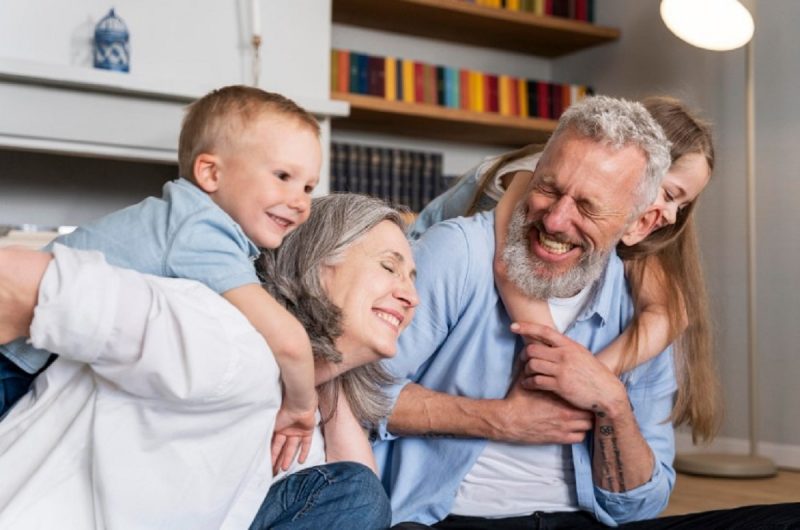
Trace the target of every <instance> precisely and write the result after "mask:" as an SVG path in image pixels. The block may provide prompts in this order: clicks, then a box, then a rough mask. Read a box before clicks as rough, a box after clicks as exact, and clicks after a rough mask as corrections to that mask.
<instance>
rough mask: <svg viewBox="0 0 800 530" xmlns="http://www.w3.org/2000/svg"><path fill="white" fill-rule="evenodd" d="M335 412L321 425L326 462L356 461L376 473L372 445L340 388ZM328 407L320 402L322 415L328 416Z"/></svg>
mask: <svg viewBox="0 0 800 530" xmlns="http://www.w3.org/2000/svg"><path fill="white" fill-rule="evenodd" d="M338 394H339V395H338V398H337V402H336V412H335V413H334V414H333V417H331V418H330V419H329V420H328V422H327V423H325V424H324V425H323V426H322V431H323V434H324V437H325V461H326V462H329V463H330V462H344V461H347V462H357V463H359V464H364V465H365V466H367V467H368V468H370V469H371V470H372V471H373V472H375V474H376V475H377V474H378V466H377V465H376V464H375V457H374V456H373V454H372V446H371V445H370V443H369V440H367V434H366V432H365V431H364V429H363V428H362V427H361V424H359V423H358V420H357V419H356V417H355V416H354V415H353V412H352V411H351V410H350V404H349V403H348V401H347V398H346V397H345V395H344V392H342V391H341V390H340V391H339V393H338ZM326 408H330V407H328V406H327V403H324V402H320V410H322V411H323V417H328V416H329V415H330V412H329V411H327V410H324V409H326Z"/></svg>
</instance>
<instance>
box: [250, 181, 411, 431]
mask: <svg viewBox="0 0 800 530" xmlns="http://www.w3.org/2000/svg"><path fill="white" fill-rule="evenodd" d="M383 221H391V222H392V223H394V224H396V225H397V226H398V227H399V228H400V229H401V230H403V231H405V223H404V222H403V218H402V217H401V215H400V213H399V212H398V211H397V210H395V209H394V208H392V207H391V206H389V205H387V204H386V203H384V202H383V201H381V200H379V199H375V198H372V197H367V196H365V195H356V194H352V193H340V194H332V195H327V196H325V197H320V198H318V199H314V200H313V202H312V206H311V215H310V216H309V218H308V221H306V222H305V223H304V224H302V225H300V227H298V228H297V230H295V231H294V232H292V233H291V234H289V235H288V236H287V237H286V238H285V239H284V241H283V244H281V246H280V247H279V248H277V249H274V250H263V251H262V254H261V258H260V259H259V263H258V265H257V268H258V270H259V274H260V276H261V280H262V282H263V283H264V287H265V288H266V289H267V291H269V293H270V294H271V295H272V296H274V297H275V299H276V300H278V302H280V303H282V304H283V305H284V306H286V308H287V309H288V310H289V311H290V312H291V313H292V314H293V315H294V316H295V317H297V319H298V320H299V321H300V323H301V324H302V325H303V327H305V328H306V331H307V332H308V336H309V338H310V339H311V348H312V350H313V352H314V357H315V358H317V359H322V360H325V361H328V362H335V363H336V362H341V361H342V354H341V353H340V352H339V351H338V350H337V349H336V339H337V338H338V337H339V336H340V335H341V333H342V312H341V310H340V309H339V308H338V307H336V306H335V305H334V304H333V303H332V302H331V301H330V299H329V298H328V295H327V293H326V292H325V289H324V287H323V285H322V280H321V271H322V267H323V266H325V265H335V264H336V263H337V262H338V261H340V260H341V259H342V258H343V257H344V254H345V252H346V251H347V249H348V248H349V247H350V246H351V245H352V244H353V243H355V242H356V241H358V240H359V239H360V238H361V237H363V236H364V235H365V234H366V233H367V232H369V231H370V230H372V229H373V228H374V227H375V226H377V225H378V224H380V223H381V222H383ZM391 381H392V377H391V376H390V375H389V374H388V373H387V372H386V370H384V369H383V368H382V367H381V366H380V365H379V364H378V363H369V364H365V365H363V366H359V367H357V368H353V369H352V370H349V371H347V372H345V373H344V374H342V375H340V376H338V377H336V378H335V379H334V380H332V381H330V382H328V383H325V384H323V385H321V386H320V387H319V389H318V390H319V392H320V394H321V395H325V396H326V398H330V400H331V401H330V403H333V404H335V403H336V397H337V395H338V392H339V391H340V390H341V391H342V392H344V395H345V397H346V398H347V400H348V402H349V404H350V408H351V409H352V411H353V414H354V415H355V417H356V418H357V419H358V420H359V421H360V422H361V423H362V425H364V426H371V425H374V424H376V423H377V422H378V421H379V420H380V419H381V418H383V417H385V416H386V415H387V414H388V413H389V401H388V399H387V398H386V396H385V395H384V394H383V392H382V390H381V385H382V384H385V383H388V382H391Z"/></svg>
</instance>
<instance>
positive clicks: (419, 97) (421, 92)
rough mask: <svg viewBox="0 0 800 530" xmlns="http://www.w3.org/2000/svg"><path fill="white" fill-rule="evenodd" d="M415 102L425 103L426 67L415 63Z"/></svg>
mask: <svg viewBox="0 0 800 530" xmlns="http://www.w3.org/2000/svg"><path fill="white" fill-rule="evenodd" d="M414 102H415V103H424V102H425V65H424V64H422V63H419V62H415V63H414Z"/></svg>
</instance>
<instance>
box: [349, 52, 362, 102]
mask: <svg viewBox="0 0 800 530" xmlns="http://www.w3.org/2000/svg"><path fill="white" fill-rule="evenodd" d="M360 65H361V59H360V56H359V54H358V53H356V52H350V82H349V83H348V85H349V87H350V90H349V92H351V93H353V94H359V93H360V87H361V82H360V81H359V71H358V69H359V67H360Z"/></svg>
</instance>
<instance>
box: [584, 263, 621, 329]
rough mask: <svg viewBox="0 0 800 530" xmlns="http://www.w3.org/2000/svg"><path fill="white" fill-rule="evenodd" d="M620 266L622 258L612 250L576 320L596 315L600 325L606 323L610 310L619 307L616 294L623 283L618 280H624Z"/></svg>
mask: <svg viewBox="0 0 800 530" xmlns="http://www.w3.org/2000/svg"><path fill="white" fill-rule="evenodd" d="M622 267H623V265H622V260H621V259H620V258H619V256H617V251H616V250H613V251H612V252H611V255H610V256H609V257H608V265H606V268H605V270H604V271H603V274H601V275H600V278H598V279H597V280H595V282H594V285H593V286H592V291H593V292H592V295H591V297H590V298H589V303H588V304H586V307H585V308H584V310H583V311H581V314H580V315H578V318H577V319H576V320H588V319H590V318H592V317H594V316H595V315H597V318H598V320H599V325H600V326H601V327H602V326H605V325H606V322H607V321H608V319H609V317H610V315H611V314H612V312H613V311H615V310H618V309H619V297H618V296H617V295H618V293H619V289H621V288H625V286H624V285H620V281H623V282H624V278H625V275H624V274H620V269H622Z"/></svg>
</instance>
